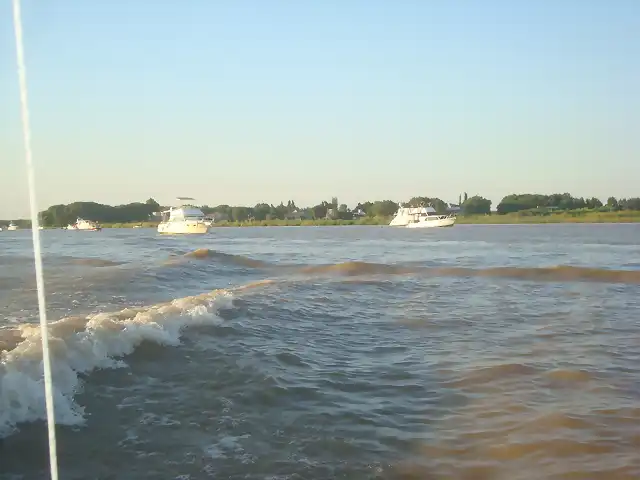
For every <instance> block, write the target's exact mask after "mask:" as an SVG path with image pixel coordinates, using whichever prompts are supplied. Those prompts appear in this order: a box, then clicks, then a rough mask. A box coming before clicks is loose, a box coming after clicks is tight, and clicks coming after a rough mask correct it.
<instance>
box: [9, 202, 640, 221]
mask: <svg viewBox="0 0 640 480" xmlns="http://www.w3.org/2000/svg"><path fill="white" fill-rule="evenodd" d="M427 205H429V206H432V207H433V208H434V209H435V210H436V212H437V213H440V214H450V213H452V214H456V215H457V216H458V220H457V223H458V224H513V223H611V222H615V223H620V222H639V221H640V198H637V197H636V198H624V199H619V198H615V197H609V198H608V199H607V201H606V203H603V202H602V201H601V200H600V199H598V198H595V197H591V198H583V197H574V196H572V195H570V194H568V193H562V194H552V195H542V194H512V195H507V196H505V197H504V198H503V199H502V200H501V201H500V203H499V204H498V205H497V207H496V209H495V210H492V208H491V206H492V202H491V200H488V199H486V198H484V197H482V196H479V195H474V196H471V197H469V196H467V194H466V193H465V194H464V195H461V196H460V197H459V199H458V203H456V204H452V203H447V202H445V201H443V200H441V199H439V198H435V197H427V196H424V197H414V198H412V199H410V200H409V201H408V202H401V203H398V202H395V201H392V200H377V201H365V202H361V203H358V204H357V205H356V206H355V207H353V208H349V207H348V206H347V205H346V204H344V203H340V202H339V201H338V199H337V198H336V197H333V198H332V199H331V200H330V201H322V202H320V203H318V204H317V205H314V206H311V207H299V206H297V205H296V204H295V202H294V201H292V200H289V201H288V202H287V203H286V204H285V203H284V202H281V203H280V204H279V205H273V204H267V203H259V204H257V205H254V206H253V207H249V206H230V205H218V206H215V207H210V206H208V205H202V206H201V207H200V208H201V209H202V211H203V212H204V213H205V215H208V216H209V217H210V218H211V219H212V220H214V226H220V227H225V226H307V225H309V226H310V225H319V226H321V225H327V226H328V225H336V226H337V225H387V224H388V223H389V221H390V219H391V218H392V217H393V215H394V214H395V212H396V211H397V209H398V208H399V207H400V206H427ZM166 208H167V207H163V206H161V205H160V204H158V202H156V201H155V200H154V199H152V198H150V199H148V200H147V201H146V202H144V203H142V202H135V203H129V204H126V205H117V206H111V205H103V204H100V203H96V202H74V203H71V204H68V205H53V206H51V207H49V208H48V209H46V210H44V211H43V212H41V213H40V218H41V223H42V224H43V225H44V226H45V227H49V228H60V227H64V226H66V225H68V224H70V223H74V222H75V221H76V219H77V218H78V217H81V218H85V219H88V220H93V221H96V222H98V223H100V224H102V225H103V226H104V227H111V228H130V227H134V226H139V227H147V228H151V227H156V226H157V224H158V222H159V218H158V216H157V214H158V212H159V211H161V210H163V209H166ZM8 223H9V221H0V226H3V227H4V226H6V224H8ZM15 223H16V224H17V225H18V226H19V227H20V228H29V227H30V222H29V221H28V220H16V221H15Z"/></svg>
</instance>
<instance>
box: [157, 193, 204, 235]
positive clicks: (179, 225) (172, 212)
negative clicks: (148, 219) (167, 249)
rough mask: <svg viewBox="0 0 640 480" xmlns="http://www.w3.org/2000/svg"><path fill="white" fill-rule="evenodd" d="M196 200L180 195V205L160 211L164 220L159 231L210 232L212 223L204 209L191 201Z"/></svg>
mask: <svg viewBox="0 0 640 480" xmlns="http://www.w3.org/2000/svg"><path fill="white" fill-rule="evenodd" d="M194 200H195V199H193V198H191V197H178V201H179V202H180V206H178V207H171V208H169V210H165V211H163V212H160V213H161V215H162V221H161V222H160V224H159V225H158V233H164V234H189V233H200V234H202V233H207V232H209V228H210V225H211V224H210V223H209V222H208V221H207V219H206V218H205V215H204V213H203V212H202V210H200V209H199V208H198V207H196V206H194V205H193V204H192V203H190V202H193V201H194Z"/></svg>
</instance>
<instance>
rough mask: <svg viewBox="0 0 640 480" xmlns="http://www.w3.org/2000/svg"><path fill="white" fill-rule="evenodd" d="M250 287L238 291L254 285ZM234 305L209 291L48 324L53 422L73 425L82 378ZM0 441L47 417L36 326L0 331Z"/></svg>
mask: <svg viewBox="0 0 640 480" xmlns="http://www.w3.org/2000/svg"><path fill="white" fill-rule="evenodd" d="M261 284H263V283H260V282H258V283H256V284H249V285H245V286H244V287H241V288H240V289H238V290H242V289H246V288H250V287H252V286H259V285H261ZM232 305H233V291H232V290H214V291H212V292H208V293H203V294H201V295H195V296H190V297H184V298H179V299H175V300H172V301H170V302H165V303H159V304H156V305H151V306H146V307H139V308H125V309H123V310H120V311H117V312H107V313H98V314H92V315H89V316H86V317H82V316H73V317H66V318H62V319H61V320H58V321H56V322H52V323H51V324H50V326H49V331H50V350H51V356H52V367H53V379H54V399H55V400H54V402H55V408H56V420H57V423H59V424H64V425H78V424H82V423H83V421H84V411H83V408H82V407H81V406H80V405H78V404H77V403H76V402H75V401H74V396H75V395H76V394H77V393H78V392H79V391H80V389H81V387H82V380H81V374H85V373H88V372H90V371H92V370H95V369H98V368H119V367H123V366H125V365H126V364H125V363H124V361H123V360H122V359H121V357H123V356H125V355H128V354H131V353H132V352H133V351H134V350H135V349H136V347H137V346H138V345H140V344H141V343H143V342H145V341H149V342H155V343H157V344H160V345H177V344H179V343H180V336H181V332H182V330H183V329H184V328H185V327H188V326H191V325H198V324H216V323H218V322H220V321H221V320H220V317H218V316H217V312H218V311H219V310H220V309H222V308H230V307H231V306H232ZM0 349H3V350H4V351H1V352H0V438H2V437H5V436H7V435H8V434H10V433H11V432H13V431H14V430H15V428H16V426H17V425H18V424H20V423H23V422H32V421H36V420H41V419H44V418H46V411H45V400H44V380H43V376H42V346H41V336H40V328H39V326H37V325H33V324H27V325H22V326H20V327H17V328H11V329H5V330H0Z"/></svg>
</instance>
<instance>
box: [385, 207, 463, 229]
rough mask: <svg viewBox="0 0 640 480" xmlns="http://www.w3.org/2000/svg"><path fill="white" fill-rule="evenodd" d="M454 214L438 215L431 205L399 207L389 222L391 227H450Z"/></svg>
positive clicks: (453, 220)
mask: <svg viewBox="0 0 640 480" xmlns="http://www.w3.org/2000/svg"><path fill="white" fill-rule="evenodd" d="M455 222H456V217H455V216H454V215H438V214H437V213H436V209H435V208H433V207H400V208H399V209H398V211H397V212H396V215H395V217H393V220H391V223H389V225H390V226H392V227H406V228H432V227H452V226H453V224H454V223H455Z"/></svg>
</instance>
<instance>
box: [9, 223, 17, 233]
mask: <svg viewBox="0 0 640 480" xmlns="http://www.w3.org/2000/svg"><path fill="white" fill-rule="evenodd" d="M16 230H18V226H17V225H16V224H15V223H13V222H11V223H10V224H9V226H8V227H7V231H8V232H15V231H16Z"/></svg>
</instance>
